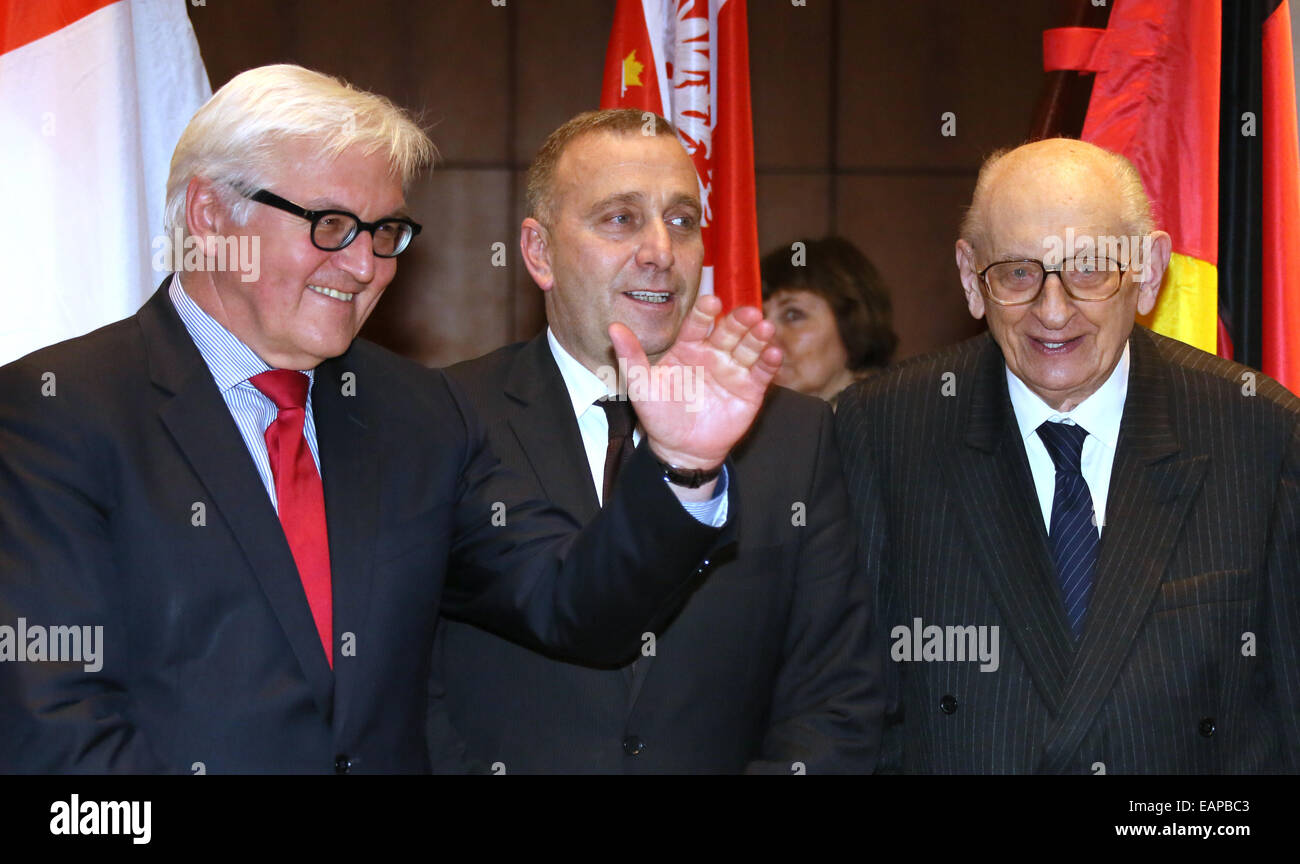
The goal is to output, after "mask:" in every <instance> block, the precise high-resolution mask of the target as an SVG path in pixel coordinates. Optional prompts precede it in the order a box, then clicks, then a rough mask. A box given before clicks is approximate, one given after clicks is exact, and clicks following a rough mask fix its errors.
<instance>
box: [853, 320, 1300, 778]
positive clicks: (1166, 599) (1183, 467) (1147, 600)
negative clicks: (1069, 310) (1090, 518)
mask: <svg viewBox="0 0 1300 864" xmlns="http://www.w3.org/2000/svg"><path fill="white" fill-rule="evenodd" d="M1130 349H1131V353H1130V359H1131V367H1130V373H1129V385H1128V395H1127V398H1126V402H1125V405H1124V413H1123V419H1122V421H1121V425H1120V433H1119V440H1118V445H1117V449H1116V453H1115V461H1114V467H1113V472H1112V475H1111V482H1110V491H1109V499H1108V503H1107V505H1106V514H1105V527H1104V530H1103V532H1102V535H1101V547H1100V558H1099V561H1098V566H1097V574H1096V579H1095V583H1094V589H1093V596H1092V599H1091V601H1090V603H1089V606H1088V611H1087V617H1086V620H1085V625H1084V628H1085V629H1084V633H1083V637H1082V640H1081V642H1080V643H1079V644H1078V647H1077V648H1076V645H1075V643H1074V641H1073V638H1072V636H1071V634H1070V630H1069V625H1068V624H1067V622H1066V618H1065V613H1064V606H1063V602H1062V600H1061V598H1060V593H1059V589H1058V587H1057V582H1056V576H1055V570H1054V565H1053V562H1052V557H1051V553H1050V551H1049V547H1048V541H1047V534H1046V530H1045V528H1044V525H1043V519H1042V515H1041V510H1040V508H1039V504H1038V499H1037V497H1036V493H1035V491H1034V484H1033V479H1032V477H1031V475H1030V470H1029V464H1028V461H1027V458H1026V455H1025V448H1024V444H1023V441H1022V439H1021V438H1020V433H1019V430H1018V428H1017V425H1016V422H1015V416H1014V412H1013V410H1012V407H1011V402H1010V397H1009V396H1008V391H1007V382H1006V373H1005V364H1004V361H1003V359H1002V353H1001V351H1000V349H999V348H998V346H997V344H996V343H995V342H994V341H993V339H992V338H991V337H989V336H987V335H984V336H979V337H976V338H975V339H972V340H970V341H967V342H965V343H962V344H961V345H958V346H956V347H954V348H952V349H950V350H946V351H943V352H940V353H937V354H934V355H930V356H928V357H924V358H919V359H917V360H914V361H912V362H909V363H907V364H904V365H903V366H902V367H900V368H897V369H895V370H893V371H891V372H889V373H888V374H885V375H882V376H879V377H878V378H874V379H871V380H869V381H867V382H865V383H864V384H862V385H861V386H859V387H857V388H855V389H854V390H851V391H850V392H849V393H847V394H846V395H845V396H844V397H843V398H842V400H841V403H840V406H841V407H840V410H839V415H838V419H837V423H838V428H837V431H838V434H839V440H840V446H841V447H842V449H843V451H844V458H845V465H846V470H847V471H848V475H849V489H850V494H851V496H852V497H853V499H854V504H855V510H856V513H857V517H858V524H859V527H858V530H859V537H860V538H862V543H863V546H862V549H861V552H862V555H863V559H864V566H866V567H867V568H869V570H870V571H871V572H872V573H873V574H875V575H877V576H878V578H879V587H878V600H879V603H880V607H881V610H882V612H881V632H882V634H885V635H886V636H888V637H890V639H891V646H890V647H891V652H893V651H894V650H895V647H894V646H895V644H896V642H895V640H894V639H893V637H894V636H895V635H899V636H901V635H902V633H901V632H899V633H895V632H894V628H895V627H898V626H907V627H909V628H912V627H913V626H914V619H918V618H919V619H921V621H922V624H923V626H928V625H938V626H941V627H946V626H972V625H973V626H997V627H999V628H1000V630H999V632H1000V647H1001V652H1000V653H1001V657H1000V664H999V667H998V669H997V671H989V672H982V671H979V664H978V663H973V662H969V661H966V662H962V661H958V662H927V661H924V660H922V661H920V662H917V661H915V660H913V661H910V662H901V661H900V662H890V661H887V663H886V665H887V666H888V667H889V668H890V670H891V673H892V675H893V678H894V681H893V683H894V688H893V689H894V698H895V699H896V700H897V707H898V708H899V713H898V716H897V717H896V718H895V719H896V721H897V722H895V723H890V724H889V725H888V726H887V729H886V733H885V745H884V753H883V755H882V766H883V767H889V768H892V769H901V770H904V771H909V772H945V773H946V772H953V773H955V772H1030V771H1042V772H1072V773H1100V772H1102V771H1105V772H1106V773H1113V774H1120V773H1135V772H1159V773H1174V772H1197V773H1216V772H1257V771H1273V770H1288V771H1295V770H1297V768H1300V725H1298V724H1300V655H1298V653H1297V651H1298V646H1300V636H1297V634H1300V581H1298V579H1297V577H1298V576H1300V401H1298V400H1296V399H1295V398H1294V397H1293V396H1291V395H1290V394H1288V393H1287V392H1286V391H1284V390H1283V389H1282V388H1281V387H1280V386H1279V385H1277V384H1276V383H1275V382H1273V381H1272V380H1271V379H1266V378H1264V376H1262V375H1258V373H1250V375H1247V374H1246V373H1248V371H1249V370H1247V369H1246V368H1245V367H1242V366H1239V365H1236V364H1233V363H1229V362H1227V361H1224V360H1220V359H1218V358H1215V357H1213V356H1211V355H1209V354H1205V353H1203V352H1201V351H1197V350H1196V349H1194V348H1190V347H1188V346H1186V345H1184V344H1182V343H1180V342H1175V341H1173V340H1170V339H1166V338H1164V337H1161V336H1158V335H1155V334H1152V333H1150V332H1148V331H1146V330H1143V329H1142V328H1140V327H1139V328H1135V330H1134V332H1133V335H1132V337H1131V339H1130ZM1252 384H1254V385H1255V387H1256V388H1257V389H1256V390H1254V391H1252V390H1251V385H1252ZM953 388H955V392H954V391H953ZM898 655H899V656H901V655H902V651H901V648H900V649H899V650H898Z"/></svg>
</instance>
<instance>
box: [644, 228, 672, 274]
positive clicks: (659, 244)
mask: <svg viewBox="0 0 1300 864" xmlns="http://www.w3.org/2000/svg"><path fill="white" fill-rule="evenodd" d="M637 263H638V264H645V265H653V266H654V267H655V268H656V269H659V270H667V269H668V268H669V267H671V266H673V238H672V236H671V235H670V234H669V233H668V226H667V225H665V224H664V222H663V220H662V219H652V220H650V222H649V223H648V224H647V225H646V227H645V229H644V230H643V231H642V232H641V247H640V248H639V249H638V250H637Z"/></svg>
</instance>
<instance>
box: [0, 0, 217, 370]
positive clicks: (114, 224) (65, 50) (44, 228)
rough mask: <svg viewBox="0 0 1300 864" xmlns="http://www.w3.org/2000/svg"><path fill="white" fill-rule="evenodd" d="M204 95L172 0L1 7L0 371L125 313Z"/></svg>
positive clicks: (39, 1)
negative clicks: (175, 154)
mask: <svg viewBox="0 0 1300 864" xmlns="http://www.w3.org/2000/svg"><path fill="white" fill-rule="evenodd" d="M210 95H212V90H211V88H210V87H209V85H208V76H207V73H206V72H205V71H204V69H203V61H202V59H201V58H200V57H199V46H198V42H197V40H196V39H195V38H194V30H193V28H192V27H191V26H190V20H189V17H188V16H187V14H186V9H185V3H184V2H181V0H0V166H3V167H2V168H0V202H3V206H0V255H3V260H4V278H3V279H0V310H3V311H0V363H5V362H8V361H10V360H13V359H15V358H17V357H21V356H22V355H24V354H26V353H28V352H30V351H33V350H35V349H37V348H40V347H43V346H45V345H49V344H51V343H54V342H58V341H60V340H63V339H68V338H70V337H73V336H78V335H80V334H82V333H85V332H87V331H89V330H93V329H94V328H96V327H99V326H101V325H103V324H107V323H109V322H111V321H116V320H118V319H120V318H124V317H126V316H128V315H130V314H132V313H134V312H135V311H136V310H137V309H138V308H140V305H141V304H142V303H143V302H144V301H145V299H146V298H148V296H149V295H150V294H151V293H152V292H153V289H154V287H156V286H157V284H158V282H159V281H161V279H162V278H163V276H164V275H165V274H164V273H161V272H155V270H154V268H153V267H152V262H153V259H154V257H155V255H154V240H155V238H161V237H162V236H163V209H164V203H165V202H164V197H165V194H166V191H165V190H166V185H167V171H168V167H169V165H170V163H171V155H172V149H173V148H174V147H175V146H176V141H177V139H178V138H180V134H181V131H182V130H183V129H184V128H185V124H186V123H187V122H188V121H189V119H190V117H191V115H193V114H194V112H195V111H196V110H198V108H199V106H200V105H202V104H203V102H204V101H205V100H206V99H207V98H208V97H209V96H210Z"/></svg>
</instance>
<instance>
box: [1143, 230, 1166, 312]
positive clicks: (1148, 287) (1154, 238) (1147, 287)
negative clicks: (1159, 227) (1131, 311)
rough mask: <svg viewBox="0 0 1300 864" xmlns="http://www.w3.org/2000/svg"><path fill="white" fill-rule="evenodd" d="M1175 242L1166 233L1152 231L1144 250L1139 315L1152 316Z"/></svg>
mask: <svg viewBox="0 0 1300 864" xmlns="http://www.w3.org/2000/svg"><path fill="white" fill-rule="evenodd" d="M1173 249H1174V241H1173V240H1172V239H1171V238H1170V236H1169V235H1168V234H1166V233H1165V232H1164V231H1152V232H1151V233H1150V234H1149V235H1148V236H1147V238H1146V242H1145V243H1144V244H1143V249H1142V273H1141V274H1140V275H1141V280H1142V281H1141V283H1140V284H1139V285H1138V305H1137V311H1138V314H1139V315H1150V314H1151V310H1152V309H1154V308H1156V300H1158V299H1159V297H1160V283H1161V281H1162V280H1163V279H1164V278H1165V271H1166V270H1167V269H1169V258H1170V256H1171V255H1172V254H1173Z"/></svg>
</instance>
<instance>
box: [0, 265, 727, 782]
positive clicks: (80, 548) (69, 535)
mask: <svg viewBox="0 0 1300 864" xmlns="http://www.w3.org/2000/svg"><path fill="white" fill-rule="evenodd" d="M47 373H49V374H51V375H52V376H53V377H52V378H50V377H48V376H47ZM50 383H52V385H53V387H54V388H55V389H54V392H53V394H52V395H42V387H43V385H47V384H50ZM312 399H313V406H314V407H313V411H314V414H315V421H316V429H317V433H318V443H319V453H320V463H321V469H322V470H321V473H322V479H323V481H324V491H325V505H326V513H327V520H328V529H329V537H330V560H331V571H332V580H333V598H334V634H335V646H334V668H333V671H332V672H331V669H330V667H329V666H328V665H327V662H326V658H325V655H324V652H322V651H321V646H320V642H319V639H318V638H317V635H316V631H315V628H314V625H313V621H312V618H311V613H310V611H309V609H308V606H307V603H306V598H305V596H304V594H303V591H302V587H301V583H300V581H299V578H298V574H297V570H296V569H295V566H294V562H293V559H292V556H291V554H290V551H289V547H288V544H287V543H286V541H285V539H284V534H283V532H282V531H281V529H280V525H279V521H278V520H277V518H276V515H275V512H274V509H273V508H272V506H271V503H270V501H269V500H268V497H267V495H266V492H265V490H264V487H263V486H262V483H261V481H260V479H259V478H258V475H257V472H256V469H255V468H254V467H253V463H252V460H251V459H250V457H249V455H248V451H247V449H246V448H245V446H244V444H243V441H242V439H241V438H240V436H239V433H238V431H237V428H236V426H235V424H234V421H233V419H232V418H231V416H230V413H229V411H228V410H227V408H226V405H225V403H224V401H223V400H222V398H221V396H220V394H219V392H218V391H217V388H216V386H215V384H214V383H213V380H212V377H211V374H210V372H209V370H208V368H207V366H206V364H205V363H204V362H203V360H202V358H201V357H200V355H199V353H198V350H197V349H196V348H195V346H194V344H193V342H192V341H191V340H190V338H189V336H188V334H187V333H186V332H185V330H184V327H183V325H182V324H181V322H180V319H179V317H178V316H177V315H176V312H175V310H174V308H173V307H172V305H171V302H170V301H169V299H168V298H167V296H166V291H165V288H164V289H160V290H159V291H158V293H156V294H155V295H154V297H153V298H152V299H151V300H150V301H149V302H148V303H147V304H146V305H145V306H144V307H143V308H142V309H141V310H140V312H139V313H137V314H136V315H135V316H133V317H132V318H129V319H127V320H125V321H121V322H118V323H117V324H113V325H110V326H108V327H106V328H104V329H101V330H98V331H96V332H94V333H91V334H89V335H87V336H84V337H82V338H79V339H74V340H72V341H70V342H65V343H62V344H60V345H56V346H53V347H51V348H48V349H45V350H42V351H39V352H36V353H35V354H32V355H29V356H28V357H26V358H24V359H23V360H20V361H18V362H16V363H13V364H10V365H9V366H6V367H4V368H3V369H0V624H8V625H10V626H14V625H15V624H16V619H18V618H19V617H22V618H24V619H25V620H26V622H27V623H28V624H38V625H43V626H52V625H102V626H103V627H104V643H105V644H104V649H103V655H104V656H103V668H102V670H100V671H98V672H87V671H85V670H84V666H83V664H81V663H48V662H47V663H18V662H12V663H0V729H3V730H4V733H3V734H2V735H0V769H5V770H31V771H36V770H68V769H71V770H91V771H107V770H132V771H149V770H162V771H182V772H188V771H191V770H199V769H198V768H197V767H194V766H195V765H196V763H202V765H203V768H204V769H205V770H206V771H208V772H219V771H302V772H315V771H332V770H336V767H337V769H338V770H352V771H423V770H427V768H428V751H427V748H426V743H425V710H426V705H427V688H426V681H427V679H428V663H429V652H430V649H431V647H432V643H433V632H434V625H435V621H436V619H437V615H438V610H439V604H440V602H441V604H442V605H443V606H445V607H446V608H448V609H450V610H453V611H455V612H457V613H459V614H461V615H465V616H469V617H472V618H474V619H475V620H478V621H480V622H481V623H483V624H484V625H485V626H492V627H497V628H500V629H502V630H504V631H505V632H508V633H510V634H511V635H512V636H514V637H515V638H518V639H522V640H526V641H529V642H531V643H533V644H538V645H542V644H545V645H549V646H551V648H553V649H555V650H559V651H562V652H568V653H573V654H576V655H580V656H588V657H591V658H593V659H603V660H608V661H617V660H622V659H625V658H627V657H628V656H631V655H632V654H633V653H634V652H635V650H636V649H637V648H638V647H639V644H640V643H639V642H638V641H637V637H638V636H639V634H640V633H641V632H642V631H643V630H644V629H645V628H646V626H647V622H650V621H652V620H654V619H653V613H654V611H655V610H657V609H661V608H665V607H668V606H670V605H671V603H672V602H673V601H672V598H673V595H674V594H678V595H679V596H680V591H681V590H682V587H683V585H684V584H685V583H686V582H687V580H688V579H689V577H690V575H691V573H692V571H693V570H694V569H695V567H696V565H697V564H698V563H699V561H700V560H701V559H702V558H703V557H704V555H705V554H706V553H707V551H708V549H709V547H710V546H711V545H712V544H713V543H714V542H715V541H717V540H718V533H719V532H718V531H717V530H716V529H712V528H708V527H706V526H703V525H700V524H699V523H698V522H696V521H695V520H694V519H692V518H691V517H690V516H689V515H688V514H686V513H685V511H684V510H683V509H682V508H681V507H680V505H679V504H678V503H677V501H676V499H675V498H674V497H673V495H672V493H671V491H670V490H669V489H667V487H666V484H664V483H663V480H662V478H661V477H660V476H658V474H657V466H656V464H655V463H654V461H653V459H651V458H650V457H649V456H648V455H647V453H645V452H639V453H638V454H637V456H636V457H635V458H634V459H633V460H632V462H631V463H629V466H628V468H629V474H630V475H631V477H630V482H629V483H628V484H627V485H628V489H629V492H635V494H634V495H633V494H625V495H621V496H615V497H616V504H615V507H614V508H613V510H612V511H611V512H610V513H609V514H608V518H606V519H603V520H601V523H600V524H599V525H598V526H593V528H594V530H589V531H586V532H583V533H582V534H581V536H580V537H579V536H577V533H576V532H577V529H578V526H577V525H576V523H574V522H573V521H572V520H571V519H568V518H567V517H565V516H564V515H563V514H561V513H558V512H557V511H554V510H553V509H551V508H549V507H546V506H545V503H544V501H542V500H541V498H540V496H538V495H535V494H529V493H528V492H527V491H526V489H527V487H526V485H525V484H523V483H521V482H520V481H519V479H518V478H515V477H512V476H510V474H509V472H507V471H505V470H504V469H503V468H502V467H501V466H500V465H499V463H498V461H497V460H496V458H495V457H494V456H493V455H492V454H491V451H490V450H489V449H487V448H486V446H485V444H484V437H483V433H482V428H481V426H479V425H478V422H477V421H476V419H475V418H474V417H473V415H472V413H470V412H469V411H467V410H466V406H465V403H464V401H463V397H462V396H461V395H460V394H458V392H457V391H456V389H455V388H454V387H453V386H451V385H450V384H449V383H448V382H447V380H446V378H445V377H444V376H443V374H442V373H441V372H437V371H431V370H427V369H425V368H424V367H422V366H419V365H417V364H414V363H411V362H408V361H405V360H402V359H401V358H398V357H397V356H395V355H392V354H390V353H388V352H386V351H384V350H382V349H380V348H378V347H377V346H374V345H372V344H369V343H367V342H365V341H363V340H358V341H357V342H356V343H354V345H353V346H352V347H351V349H350V350H349V351H348V353H346V354H344V355H343V356H341V357H338V358H335V359H333V360H330V361H327V362H325V363H323V364H321V365H320V367H318V369H317V372H316V377H315V383H314V387H313V393H312ZM503 521H504V523H505V524H503ZM665 535H668V536H672V537H673V538H675V542H674V543H673V544H664V543H662V542H660V541H661V539H662V537H664V536H665ZM449 560H450V561H453V562H455V569H454V570H453V571H452V573H453V574H454V575H453V576H452V577H451V578H450V579H449V580H448V581H447V583H446V585H445V586H444V576H445V575H446V573H447V566H448V562H449ZM336 757H337V758H336Z"/></svg>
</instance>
